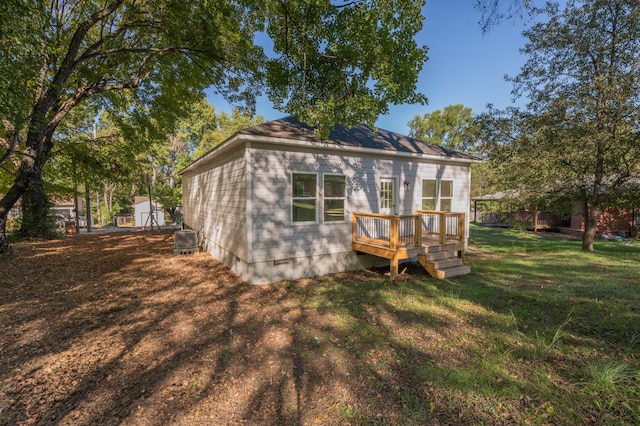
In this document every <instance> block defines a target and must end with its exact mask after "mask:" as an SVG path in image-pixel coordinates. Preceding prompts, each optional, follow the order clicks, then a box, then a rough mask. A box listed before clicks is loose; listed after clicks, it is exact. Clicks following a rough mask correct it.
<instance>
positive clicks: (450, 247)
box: [424, 243, 458, 253]
mask: <svg viewBox="0 0 640 426" xmlns="http://www.w3.org/2000/svg"><path fill="white" fill-rule="evenodd" d="M457 245H458V244H457V243H445V244H433V245H427V246H425V247H424V252H425V253H439V252H441V251H446V252H449V251H454V250H456V246H457Z"/></svg>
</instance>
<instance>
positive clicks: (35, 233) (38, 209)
mask: <svg viewBox="0 0 640 426" xmlns="http://www.w3.org/2000/svg"><path fill="white" fill-rule="evenodd" d="M48 216H49V198H48V197H47V194H46V193H45V192H44V187H43V184H42V171H40V170H37V171H36V172H35V173H33V174H32V177H31V179H30V181H29V185H28V186H27V189H26V190H25V192H24V194H22V224H21V226H20V231H19V232H20V235H21V236H23V237H30V238H46V237H47V236H48V235H49V231H50V229H49V223H48V220H47V219H48Z"/></svg>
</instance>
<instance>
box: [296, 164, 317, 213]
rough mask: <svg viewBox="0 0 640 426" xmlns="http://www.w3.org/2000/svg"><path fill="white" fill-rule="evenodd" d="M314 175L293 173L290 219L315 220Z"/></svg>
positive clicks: (315, 186)
mask: <svg viewBox="0 0 640 426" xmlns="http://www.w3.org/2000/svg"><path fill="white" fill-rule="evenodd" d="M316 179H317V177H316V175H314V174H298V173H294V174H293V176H292V181H293V194H292V195H293V196H292V202H291V205H292V209H291V219H292V221H293V222H315V221H316V217H317V215H316V209H317V207H316V201H317V197H316V188H317V185H316Z"/></svg>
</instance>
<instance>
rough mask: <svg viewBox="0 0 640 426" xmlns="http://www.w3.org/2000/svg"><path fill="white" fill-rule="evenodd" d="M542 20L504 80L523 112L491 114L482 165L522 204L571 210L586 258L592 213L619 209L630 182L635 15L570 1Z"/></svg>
mask: <svg viewBox="0 0 640 426" xmlns="http://www.w3.org/2000/svg"><path fill="white" fill-rule="evenodd" d="M544 12H545V13H547V14H548V17H549V19H548V21H546V22H542V23H538V24H536V25H534V26H533V27H532V28H531V29H529V30H527V31H525V36H526V37H527V38H528V40H529V41H528V43H527V45H526V47H525V48H524V49H523V53H525V54H526V55H527V56H528V57H529V59H528V61H527V62H526V64H525V65H524V66H523V68H522V70H521V73H520V74H519V75H518V76H517V77H515V78H514V79H513V82H514V92H515V93H516V94H527V95H528V97H529V99H530V102H529V104H528V110H527V111H526V112H522V111H517V110H510V111H507V112H502V113H500V114H494V120H493V124H492V125H491V126H489V129H491V130H490V131H489V133H490V134H491V135H492V136H491V139H492V140H493V142H494V143H493V146H492V147H491V157H492V159H491V160H492V162H493V164H494V165H495V168H496V170H499V171H500V173H496V174H495V176H501V178H502V179H503V185H504V186H505V187H509V188H510V189H517V190H519V191H520V192H521V194H523V195H522V196H523V197H526V194H529V195H532V194H537V197H538V198H539V197H540V196H544V195H545V194H551V195H553V194H555V195H556V196H557V197H558V198H564V199H571V200H574V201H576V202H579V203H580V204H581V206H582V215H583V220H584V224H585V231H584V233H583V237H582V248H583V250H587V251H592V250H593V241H594V238H595V234H596V225H597V221H598V217H599V214H600V212H601V210H602V208H603V207H604V206H609V205H614V206H621V205H622V204H623V203H622V201H623V200H624V199H625V198H626V197H627V196H628V194H629V191H630V188H631V187H633V186H634V185H635V183H637V181H638V179H640V143H639V142H640V133H639V132H640V128H639V127H638V123H640V72H639V69H638V67H639V66H640V8H638V5H637V2H636V1H632V0H596V1H584V2H582V1H573V0H570V1H568V2H567V4H566V7H565V8H564V9H562V10H561V9H559V8H558V6H557V5H547V6H546V7H545V8H544ZM485 130H486V129H485ZM529 199H532V197H529Z"/></svg>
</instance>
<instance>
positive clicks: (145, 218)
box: [133, 197, 164, 228]
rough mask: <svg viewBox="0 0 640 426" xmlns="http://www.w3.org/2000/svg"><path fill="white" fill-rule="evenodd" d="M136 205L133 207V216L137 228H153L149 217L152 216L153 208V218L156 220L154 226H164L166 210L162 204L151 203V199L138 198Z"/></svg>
mask: <svg viewBox="0 0 640 426" xmlns="http://www.w3.org/2000/svg"><path fill="white" fill-rule="evenodd" d="M135 203H136V204H134V205H133V216H134V219H135V225H136V226H139V227H142V228H144V227H146V228H151V227H152V226H151V225H152V224H151V219H150V217H149V216H150V215H149V212H150V211H151V209H152V208H153V218H154V219H155V222H154V223H153V226H156V225H159V226H163V225H164V208H163V207H162V204H160V203H158V202H157V201H155V200H153V201H152V202H151V203H149V198H145V197H136V200H135ZM156 222H157V223H156Z"/></svg>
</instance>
